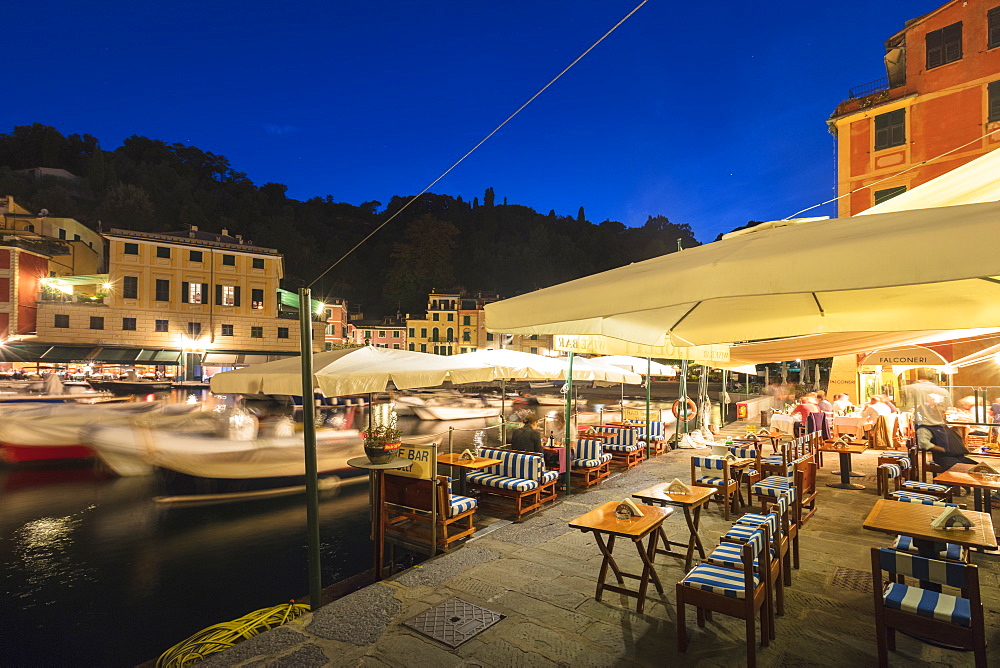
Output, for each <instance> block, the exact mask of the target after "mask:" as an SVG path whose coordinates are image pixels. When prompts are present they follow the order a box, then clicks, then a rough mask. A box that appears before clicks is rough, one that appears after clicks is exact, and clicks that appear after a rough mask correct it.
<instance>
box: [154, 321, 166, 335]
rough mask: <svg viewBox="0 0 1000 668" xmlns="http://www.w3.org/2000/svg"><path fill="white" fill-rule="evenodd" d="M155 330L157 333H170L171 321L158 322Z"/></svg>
mask: <svg viewBox="0 0 1000 668" xmlns="http://www.w3.org/2000/svg"><path fill="white" fill-rule="evenodd" d="M153 329H154V330H156V331H157V332H169V331H170V321H169V320H157V321H156V322H155V323H154V326H153Z"/></svg>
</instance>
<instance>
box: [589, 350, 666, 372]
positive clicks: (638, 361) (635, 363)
mask: <svg viewBox="0 0 1000 668" xmlns="http://www.w3.org/2000/svg"><path fill="white" fill-rule="evenodd" d="M594 359H596V360H599V361H601V362H603V363H604V364H610V365H612V366H617V367H621V368H622V369H628V370H629V371H634V372H635V373H638V374H641V375H643V376H645V375H646V374H647V373H649V374H651V375H653V376H669V377H671V378H672V377H674V376H676V375H677V372H676V371H674V368H673V367H672V366H667V365H666V364H660V363H659V362H653V361H651V360H648V359H643V358H641V357H631V356H630V355H607V356H606V357H597V358H592V360H591V361H593V360H594Z"/></svg>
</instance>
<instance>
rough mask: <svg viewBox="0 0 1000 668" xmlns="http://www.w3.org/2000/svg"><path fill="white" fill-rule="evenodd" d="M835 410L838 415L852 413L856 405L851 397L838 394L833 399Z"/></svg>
mask: <svg viewBox="0 0 1000 668" xmlns="http://www.w3.org/2000/svg"><path fill="white" fill-rule="evenodd" d="M833 410H834V411H836V412H837V413H841V414H843V413H850V412H851V411H852V410H854V404H853V403H851V397H850V395H847V394H836V395H834V397H833Z"/></svg>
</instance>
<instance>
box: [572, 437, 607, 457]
mask: <svg viewBox="0 0 1000 668" xmlns="http://www.w3.org/2000/svg"><path fill="white" fill-rule="evenodd" d="M603 455H604V441H600V440H596V439H592V438H580V439H577V441H576V445H574V446H573V459H599V458H600V457H602V456H603Z"/></svg>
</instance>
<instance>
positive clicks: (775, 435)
mask: <svg viewBox="0 0 1000 668" xmlns="http://www.w3.org/2000/svg"><path fill="white" fill-rule="evenodd" d="M789 437H791V434H786V433H785V432H783V431H779V430H777V429H768V430H767V433H766V434H761V433H760V432H757V438H759V439H762V440H763V439H765V438H766V439H770V441H771V451H772V452H777V451H778V442H779V441H780V440H781V439H783V438H789Z"/></svg>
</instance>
